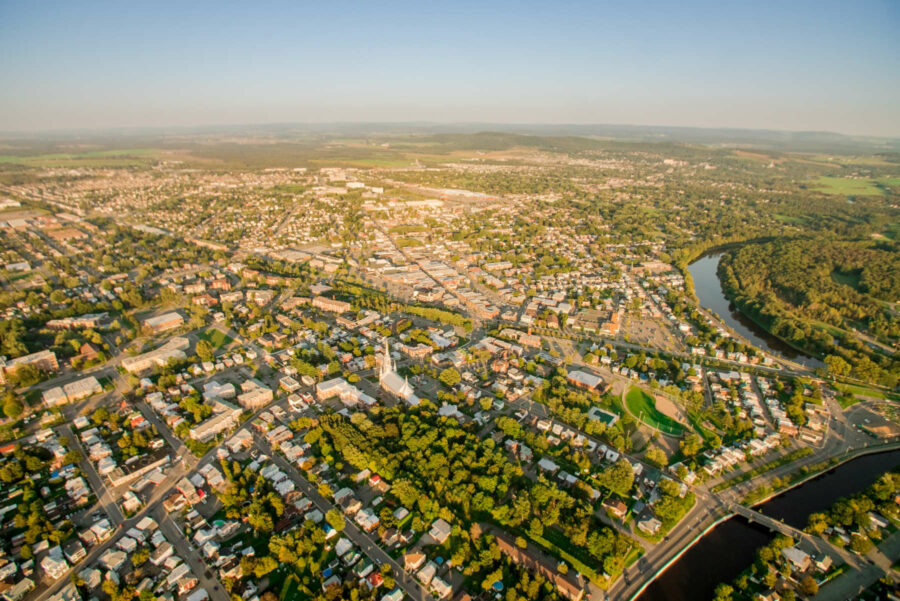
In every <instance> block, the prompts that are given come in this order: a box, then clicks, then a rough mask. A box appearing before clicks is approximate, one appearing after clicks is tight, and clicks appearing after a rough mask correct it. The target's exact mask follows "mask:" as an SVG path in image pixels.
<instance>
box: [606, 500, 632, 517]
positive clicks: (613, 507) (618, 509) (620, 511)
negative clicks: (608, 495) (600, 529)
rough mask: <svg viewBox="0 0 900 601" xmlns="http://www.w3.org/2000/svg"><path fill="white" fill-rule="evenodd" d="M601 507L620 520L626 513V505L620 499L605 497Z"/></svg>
mask: <svg viewBox="0 0 900 601" xmlns="http://www.w3.org/2000/svg"><path fill="white" fill-rule="evenodd" d="M603 507H604V508H605V509H606V510H607V511H608V512H609V513H611V514H612V515H614V516H616V517H617V518H619V519H620V520H621V519H622V518H624V517H625V514H626V513H628V506H627V505H626V504H625V503H624V502H622V500H621V499H607V500H606V501H604V503H603Z"/></svg>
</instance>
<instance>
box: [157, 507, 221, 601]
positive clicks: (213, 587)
mask: <svg viewBox="0 0 900 601" xmlns="http://www.w3.org/2000/svg"><path fill="white" fill-rule="evenodd" d="M152 515H153V519H155V520H156V521H157V523H158V524H159V529H160V530H161V531H162V533H163V534H164V535H165V537H166V540H167V541H169V542H170V543H172V546H173V547H174V549H175V554H176V555H178V556H179V557H180V558H182V559H183V560H184V561H185V562H186V563H187V565H188V566H189V567H190V568H191V575H192V576H194V577H195V578H197V582H198V585H197V586H199V587H201V588H205V589H206V592H207V593H209V597H210V599H211V600H212V601H231V600H230V597H229V595H228V593H226V592H225V589H224V587H223V586H222V583H221V582H219V579H218V578H217V577H216V576H215V573H214V572H212V571H211V570H210V568H209V567H208V566H207V565H206V563H204V561H203V558H202V557H200V552H199V550H198V549H196V548H195V547H194V546H193V545H192V544H191V543H190V542H189V541H188V540H187V538H185V536H184V532H183V531H182V530H181V528H179V527H178V525H177V524H175V522H173V521H172V518H171V517H170V516H169V514H167V513H166V512H165V510H164V509H163V508H162V506H157V507H156V508H155V509H154V511H153V512H152Z"/></svg>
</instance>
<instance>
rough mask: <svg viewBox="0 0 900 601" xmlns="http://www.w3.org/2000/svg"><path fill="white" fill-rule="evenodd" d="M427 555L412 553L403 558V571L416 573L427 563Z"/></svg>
mask: <svg viewBox="0 0 900 601" xmlns="http://www.w3.org/2000/svg"><path fill="white" fill-rule="evenodd" d="M425 559H426V557H425V554H424V553H419V552H417V551H412V552H410V553H407V554H406V555H404V556H403V569H404V570H406V571H407V572H415V571H416V570H418V569H419V568H421V567H422V564H424V563H425Z"/></svg>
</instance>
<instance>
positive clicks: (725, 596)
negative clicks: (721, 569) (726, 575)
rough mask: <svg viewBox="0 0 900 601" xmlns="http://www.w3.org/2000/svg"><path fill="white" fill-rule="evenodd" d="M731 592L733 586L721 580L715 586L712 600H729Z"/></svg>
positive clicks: (732, 591) (732, 592)
mask: <svg viewBox="0 0 900 601" xmlns="http://www.w3.org/2000/svg"><path fill="white" fill-rule="evenodd" d="M733 594H734V587H733V586H731V585H730V584H725V583H724V582H723V583H721V584H720V585H719V586H717V587H716V592H715V595H716V596H715V597H714V601H731V599H732V595H733Z"/></svg>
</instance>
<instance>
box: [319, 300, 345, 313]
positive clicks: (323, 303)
mask: <svg viewBox="0 0 900 601" xmlns="http://www.w3.org/2000/svg"><path fill="white" fill-rule="evenodd" d="M312 306H313V307H316V308H317V309H321V310H322V311H331V312H333V313H346V312H347V311H349V310H350V303H347V302H344V301H339V300H335V299H333V298H327V297H324V296H317V297H315V298H313V300H312Z"/></svg>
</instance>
